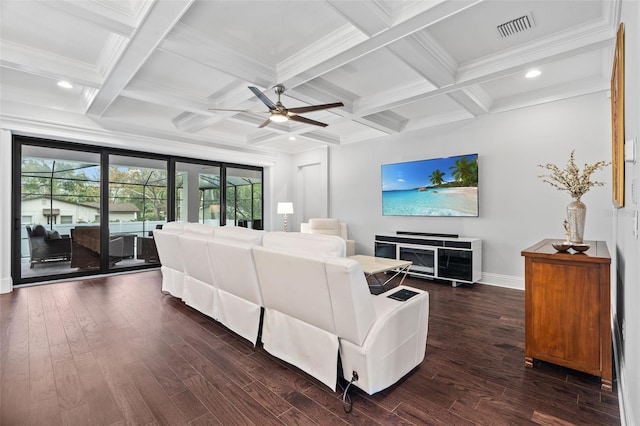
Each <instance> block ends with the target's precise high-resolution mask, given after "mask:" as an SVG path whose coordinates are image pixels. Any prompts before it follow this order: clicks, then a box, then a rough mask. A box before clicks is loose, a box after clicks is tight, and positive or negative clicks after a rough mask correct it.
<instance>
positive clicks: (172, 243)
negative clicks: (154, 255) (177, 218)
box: [153, 222, 185, 298]
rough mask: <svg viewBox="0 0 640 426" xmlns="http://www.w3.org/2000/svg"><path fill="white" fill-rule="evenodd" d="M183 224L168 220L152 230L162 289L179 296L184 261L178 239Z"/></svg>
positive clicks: (182, 229)
mask: <svg viewBox="0 0 640 426" xmlns="http://www.w3.org/2000/svg"><path fill="white" fill-rule="evenodd" d="M184 226H185V223H184V222H168V223H165V224H164V225H163V226H162V229H156V230H155V231H154V232H153V238H154V241H155V243H156V248H157V250H158V257H159V258H160V264H161V265H162V268H161V271H162V291H166V292H168V293H170V294H171V295H173V296H175V297H179V298H182V290H183V288H184V263H183V262H182V252H181V250H180V239H179V237H180V234H182V233H183V232H184Z"/></svg>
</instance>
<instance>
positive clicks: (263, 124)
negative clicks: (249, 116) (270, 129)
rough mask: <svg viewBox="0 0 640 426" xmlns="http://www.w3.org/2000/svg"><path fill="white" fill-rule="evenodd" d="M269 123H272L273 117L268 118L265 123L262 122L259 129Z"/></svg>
mask: <svg viewBox="0 0 640 426" xmlns="http://www.w3.org/2000/svg"><path fill="white" fill-rule="evenodd" d="M269 124H271V119H270V118H267V119H266V121H265V122H264V123H262V124H261V125H259V126H258V129H262V128H263V127H267V126H268V125H269Z"/></svg>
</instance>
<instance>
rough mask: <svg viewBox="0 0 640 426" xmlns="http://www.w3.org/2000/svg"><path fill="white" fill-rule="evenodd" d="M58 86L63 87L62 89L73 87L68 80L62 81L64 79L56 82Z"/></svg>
mask: <svg viewBox="0 0 640 426" xmlns="http://www.w3.org/2000/svg"><path fill="white" fill-rule="evenodd" d="M58 86H60V87H62V88H64V89H73V84H71V83H69V82H68V81H64V80H60V81H59V82H58Z"/></svg>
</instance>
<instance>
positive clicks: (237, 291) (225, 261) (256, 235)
mask: <svg viewBox="0 0 640 426" xmlns="http://www.w3.org/2000/svg"><path fill="white" fill-rule="evenodd" d="M264 234H265V232H264V231H256V230H252V229H246V228H240V227H232V226H223V227H220V228H217V229H216V232H215V235H214V236H213V239H212V240H211V241H208V242H207V247H208V251H209V253H208V254H209V262H207V264H209V263H210V264H211V270H212V272H213V278H214V282H215V285H216V287H217V294H216V314H217V317H216V319H217V320H218V321H220V322H221V323H222V324H223V325H225V326H226V327H227V328H229V329H230V330H232V331H234V332H235V333H237V334H238V335H240V336H241V337H243V338H245V339H247V340H249V341H250V342H251V343H253V345H254V346H255V345H256V343H257V342H258V337H259V336H258V334H259V330H260V319H261V316H262V293H261V292H260V285H259V283H258V276H257V274H256V268H255V263H254V260H253V252H252V249H253V247H255V246H258V245H260V244H262V237H263V236H264Z"/></svg>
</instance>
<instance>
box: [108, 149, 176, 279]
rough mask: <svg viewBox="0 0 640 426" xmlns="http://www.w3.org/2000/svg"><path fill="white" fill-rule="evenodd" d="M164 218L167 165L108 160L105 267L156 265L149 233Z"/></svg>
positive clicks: (142, 160)
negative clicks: (107, 255)
mask: <svg viewBox="0 0 640 426" xmlns="http://www.w3.org/2000/svg"><path fill="white" fill-rule="evenodd" d="M166 214H167V162H166V161H163V160H153V159H145V158H137V157H128V156H122V155H111V156H109V267H110V268H119V267H126V266H132V265H135V264H139V263H157V262H158V257H157V254H156V252H155V244H154V243H153V238H152V232H153V230H154V229H156V226H159V225H162V224H163V223H165V222H166V221H167V215H166Z"/></svg>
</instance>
